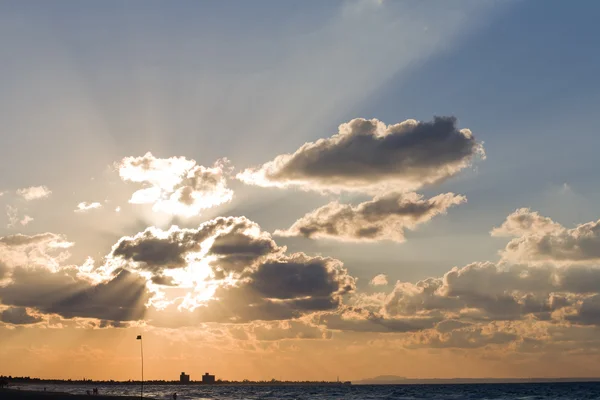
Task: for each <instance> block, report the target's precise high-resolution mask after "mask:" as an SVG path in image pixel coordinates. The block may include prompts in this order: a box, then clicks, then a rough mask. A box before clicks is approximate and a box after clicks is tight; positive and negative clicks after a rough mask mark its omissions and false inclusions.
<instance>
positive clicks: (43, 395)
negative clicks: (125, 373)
mask: <svg viewBox="0 0 600 400" xmlns="http://www.w3.org/2000/svg"><path fill="white" fill-rule="evenodd" d="M144 398H147V397H144ZM0 399H2V400H62V399H66V400H93V399H97V400H139V399H140V398H139V397H132V396H102V395H98V396H88V395H86V394H69V393H61V392H35V391H30V390H17V389H0Z"/></svg>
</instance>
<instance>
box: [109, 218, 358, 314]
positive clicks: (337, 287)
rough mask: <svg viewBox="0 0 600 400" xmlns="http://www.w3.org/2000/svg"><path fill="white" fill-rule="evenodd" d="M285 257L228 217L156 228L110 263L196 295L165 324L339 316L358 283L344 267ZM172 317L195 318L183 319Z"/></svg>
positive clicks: (131, 240)
mask: <svg viewBox="0 0 600 400" xmlns="http://www.w3.org/2000/svg"><path fill="white" fill-rule="evenodd" d="M285 251H286V248H285V247H280V246H278V245H277V244H276V243H275V242H274V241H273V239H272V238H271V236H270V235H269V234H268V233H267V232H264V231H262V230H261V229H260V227H259V226H258V225H257V224H256V223H254V222H252V221H250V220H248V219H247V218H244V217H228V218H222V217H220V218H216V219H214V220H211V221H208V222H205V223H203V224H201V225H200V226H199V227H198V228H196V229H181V228H179V227H176V226H174V227H171V228H170V229H169V230H168V231H163V230H160V229H156V228H148V229H146V230H145V231H144V232H140V233H139V234H137V235H134V236H132V237H125V238H122V239H121V240H119V242H118V243H117V244H115V246H113V249H112V251H111V253H110V254H109V256H108V257H107V263H108V264H112V265H115V266H118V267H121V268H127V269H130V270H133V271H139V272H140V273H141V274H143V275H144V276H147V277H148V279H151V280H152V281H153V283H155V284H159V285H162V284H163V283H168V285H170V286H171V287H172V288H185V287H187V288H190V289H191V290H190V291H189V292H188V293H187V294H186V296H185V298H180V299H175V300H171V301H167V303H166V307H167V308H166V309H165V311H164V312H158V311H156V312H153V314H152V315H151V316H150V317H151V318H152V319H153V320H154V321H156V322H155V323H157V324H166V325H175V326H176V325H178V324H182V325H186V324H189V325H193V324H197V323H203V322H228V323H243V322H249V321H255V320H287V319H292V318H298V317H300V316H302V315H304V314H306V313H311V312H315V311H323V310H334V309H336V308H337V307H339V306H340V304H341V299H342V297H343V296H344V295H346V294H348V293H350V292H352V291H354V289H355V280H354V278H352V277H351V276H349V275H348V272H347V270H346V269H345V268H344V267H343V264H342V263H341V262H340V261H339V260H336V259H333V258H326V257H311V256H308V255H306V254H303V253H293V254H285ZM163 280H164V282H163ZM159 290H164V291H165V293H166V292H167V291H168V290H170V289H169V288H168V287H167V288H164V289H159ZM169 310H189V311H188V312H187V314H185V313H183V315H179V316H177V317H175V316H169V315H168V314H171V313H173V312H175V311H169ZM179 314H181V313H179Z"/></svg>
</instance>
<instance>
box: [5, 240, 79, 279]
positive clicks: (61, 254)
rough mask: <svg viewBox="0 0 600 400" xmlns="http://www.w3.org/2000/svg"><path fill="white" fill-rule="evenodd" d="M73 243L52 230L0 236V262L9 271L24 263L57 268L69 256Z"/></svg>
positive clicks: (52, 268) (51, 268)
mask: <svg viewBox="0 0 600 400" xmlns="http://www.w3.org/2000/svg"><path fill="white" fill-rule="evenodd" d="M72 245H73V243H71V242H69V241H67V239H66V237H65V236H64V235H59V234H55V233H51V232H46V233H40V234H37V235H33V236H28V235H22V234H16V235H9V236H3V237H0V264H4V265H5V267H6V271H7V273H8V271H10V270H11V269H12V268H14V267H17V266H23V265H29V266H32V267H34V266H41V267H44V268H47V269H50V270H56V269H57V268H58V267H59V265H60V263H61V262H62V261H64V260H66V259H67V258H68V257H69V252H68V251H67V249H68V248H69V247H71V246H72Z"/></svg>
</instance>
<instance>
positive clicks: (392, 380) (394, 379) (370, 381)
mask: <svg viewBox="0 0 600 400" xmlns="http://www.w3.org/2000/svg"><path fill="white" fill-rule="evenodd" d="M597 381H600V378H598V377H580V378H447V379H418V378H406V377H404V376H397V375H379V376H376V377H374V378H367V379H361V380H355V381H352V384H353V385H401V384H405V385H411V384H436V383H437V384H453V383H454V384H460V383H528V382H529V383H534V382H538V383H542V382H597Z"/></svg>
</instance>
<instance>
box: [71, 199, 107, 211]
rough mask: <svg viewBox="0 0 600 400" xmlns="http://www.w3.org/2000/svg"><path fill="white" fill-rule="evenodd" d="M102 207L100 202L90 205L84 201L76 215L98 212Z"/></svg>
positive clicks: (78, 205)
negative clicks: (92, 211)
mask: <svg viewBox="0 0 600 400" xmlns="http://www.w3.org/2000/svg"><path fill="white" fill-rule="evenodd" d="M100 207H102V204H100V203H98V202H93V203H88V202H85V201H84V202H81V203H79V204H77V208H76V209H75V212H76V213H84V212H88V211H90V210H96V209H98V208H100Z"/></svg>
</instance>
